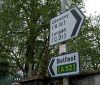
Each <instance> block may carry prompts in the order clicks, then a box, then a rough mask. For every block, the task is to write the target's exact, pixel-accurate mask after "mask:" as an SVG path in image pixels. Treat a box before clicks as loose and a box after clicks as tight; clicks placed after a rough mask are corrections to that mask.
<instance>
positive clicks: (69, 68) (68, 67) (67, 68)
mask: <svg viewBox="0 0 100 85" xmlns="http://www.w3.org/2000/svg"><path fill="white" fill-rule="evenodd" d="M76 69H77V67H76V63H71V64H65V65H60V66H57V74H62V73H68V72H74V71H76Z"/></svg>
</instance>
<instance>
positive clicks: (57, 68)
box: [48, 52, 79, 77]
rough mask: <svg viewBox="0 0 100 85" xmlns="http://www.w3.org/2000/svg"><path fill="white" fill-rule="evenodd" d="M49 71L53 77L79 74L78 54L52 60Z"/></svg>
mask: <svg viewBox="0 0 100 85" xmlns="http://www.w3.org/2000/svg"><path fill="white" fill-rule="evenodd" d="M48 71H49V73H50V76H51V77H61V76H62V77H63V76H70V75H75V74H79V54H78V52H75V53H70V54H65V55H61V56H58V57H54V58H52V59H51V61H50V63H49V66H48Z"/></svg>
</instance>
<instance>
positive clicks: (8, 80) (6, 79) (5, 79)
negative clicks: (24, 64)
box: [0, 74, 27, 85]
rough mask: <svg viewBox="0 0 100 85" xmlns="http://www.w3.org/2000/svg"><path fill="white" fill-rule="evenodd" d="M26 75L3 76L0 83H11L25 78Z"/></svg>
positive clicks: (8, 84) (7, 84)
mask: <svg viewBox="0 0 100 85" xmlns="http://www.w3.org/2000/svg"><path fill="white" fill-rule="evenodd" d="M26 77H27V76H26V75H24V76H21V75H18V74H16V75H9V76H5V77H2V78H0V85H11V83H12V82H13V81H17V80H22V79H25V78H26Z"/></svg>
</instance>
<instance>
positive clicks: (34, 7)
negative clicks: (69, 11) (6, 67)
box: [0, 0, 100, 74]
mask: <svg viewBox="0 0 100 85" xmlns="http://www.w3.org/2000/svg"><path fill="white" fill-rule="evenodd" d="M76 5H77V6H80V7H83V3H82V0H72V3H71V8H72V7H75V6H76ZM60 10H61V9H60V0H44V1H43V0H4V2H3V4H2V9H1V11H0V45H1V47H2V49H0V50H3V51H4V52H5V53H6V54H7V56H8V58H7V59H8V60H9V61H10V64H11V69H10V70H11V71H14V70H15V68H16V67H20V68H21V69H22V70H23V68H22V67H23V65H24V64H25V63H27V64H29V63H32V64H33V70H36V71H39V72H42V73H43V74H45V73H46V70H47V66H48V62H49V60H50V58H51V57H53V56H56V55H58V45H55V46H49V31H50V24H49V23H50V20H51V19H52V18H53V17H55V16H57V15H58V14H60ZM98 28H99V26H98V25H97V26H93V25H92V24H91V21H90V18H88V19H86V20H85V22H84V26H83V27H82V29H81V32H80V33H79V36H78V37H77V38H75V39H73V40H69V41H68V48H69V52H74V51H79V53H80V56H81V58H80V63H81V70H82V71H84V70H88V69H89V68H93V69H97V64H98V63H99V60H100V58H99V56H100V53H99V52H100V42H99V40H100V38H99V33H100V32H99V31H100V29H98ZM95 57H96V58H95ZM97 60H98V61H97ZM13 67H14V69H13Z"/></svg>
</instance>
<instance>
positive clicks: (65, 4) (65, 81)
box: [59, 0, 69, 85]
mask: <svg viewBox="0 0 100 85" xmlns="http://www.w3.org/2000/svg"><path fill="white" fill-rule="evenodd" d="M68 9H69V7H68V2H67V1H66V0H61V13H64V12H65V11H66V10H68ZM62 45H63V46H65V51H66V53H68V47H67V44H66V43H64V44H63V43H62ZM59 47H61V46H59ZM65 51H63V52H65ZM59 52H61V51H60V48H59ZM63 85H69V79H68V78H63Z"/></svg>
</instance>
